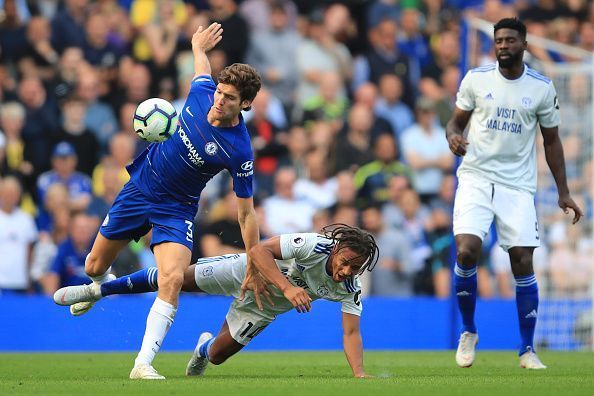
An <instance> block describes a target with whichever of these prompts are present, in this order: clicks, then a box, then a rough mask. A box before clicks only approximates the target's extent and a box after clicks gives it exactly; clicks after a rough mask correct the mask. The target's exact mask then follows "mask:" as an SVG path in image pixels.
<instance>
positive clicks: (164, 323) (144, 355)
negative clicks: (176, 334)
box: [134, 297, 177, 366]
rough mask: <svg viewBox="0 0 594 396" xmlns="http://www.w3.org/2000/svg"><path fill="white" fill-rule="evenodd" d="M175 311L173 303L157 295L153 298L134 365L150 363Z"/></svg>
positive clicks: (159, 346) (161, 343) (157, 350)
mask: <svg viewBox="0 0 594 396" xmlns="http://www.w3.org/2000/svg"><path fill="white" fill-rule="evenodd" d="M176 312H177V309H176V308H175V307H174V306H173V305H171V304H169V303H167V302H165V301H163V300H161V299H160V298H159V297H157V298H156V299H155V302H154V303H153V306H152V307H151V310H150V312H149V314H148V316H147V318H146V330H145V332H144V338H143V339H142V347H140V352H138V356H137V357H136V360H135V361H134V365H139V364H147V365H149V366H150V365H151V364H152V362H153V359H154V358H155V355H156V354H157V352H159V349H160V348H161V345H163V340H164V339H165V335H166V334H167V331H168V330H169V328H170V327H171V325H172V324H173V318H174V317H175V313H176Z"/></svg>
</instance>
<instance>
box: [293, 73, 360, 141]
mask: <svg viewBox="0 0 594 396" xmlns="http://www.w3.org/2000/svg"><path fill="white" fill-rule="evenodd" d="M319 88H320V89H319V92H318V93H317V94H315V95H314V96H312V97H310V98H309V99H306V100H305V102H304V103H303V118H302V121H303V123H304V124H305V125H306V126H307V125H308V124H309V123H310V122H311V121H326V122H333V123H337V124H338V125H337V127H335V128H336V129H339V128H340V126H342V119H343V118H344V116H345V114H346V112H347V109H348V103H349V102H348V99H347V98H346V97H345V96H344V94H343V90H344V84H343V81H342V78H341V76H340V74H339V73H337V72H334V71H328V72H324V73H322V74H321V76H320V83H319Z"/></svg>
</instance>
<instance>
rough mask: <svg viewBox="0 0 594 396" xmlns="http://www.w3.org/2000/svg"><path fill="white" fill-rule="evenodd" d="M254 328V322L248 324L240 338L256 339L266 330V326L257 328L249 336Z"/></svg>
mask: <svg viewBox="0 0 594 396" xmlns="http://www.w3.org/2000/svg"><path fill="white" fill-rule="evenodd" d="M252 327H254V324H253V323H252V322H248V323H247V326H245V329H243V331H242V332H241V333H240V334H239V337H241V338H243V337H245V338H254V337H255V336H257V335H258V334H260V333H261V332H262V330H264V329H265V328H266V326H260V327H256V328H255V329H254V330H253V331H252V332H251V333H249V334H248V331H250V329H251V328H252ZM246 334H247V335H246Z"/></svg>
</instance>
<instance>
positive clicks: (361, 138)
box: [333, 104, 373, 172]
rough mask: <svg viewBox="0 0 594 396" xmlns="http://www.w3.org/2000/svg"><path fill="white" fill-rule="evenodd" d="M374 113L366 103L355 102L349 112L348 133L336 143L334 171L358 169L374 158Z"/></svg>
mask: <svg viewBox="0 0 594 396" xmlns="http://www.w3.org/2000/svg"><path fill="white" fill-rule="evenodd" d="M372 126H373V113H372V112H371V111H370V110H369V109H368V108H367V107H366V106H364V105H361V104H355V105H353V106H352V107H351V109H350V111H349V114H348V123H347V125H346V134H345V135H344V136H339V137H338V138H337V139H336V140H335V144H334V152H333V157H334V161H335V163H334V166H335V168H334V171H335V172H340V171H343V170H356V169H357V168H358V167H359V166H361V165H363V164H365V163H367V162H370V161H372V160H373V155H372V154H371V152H370V140H371V127H372Z"/></svg>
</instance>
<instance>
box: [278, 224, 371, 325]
mask: <svg viewBox="0 0 594 396" xmlns="http://www.w3.org/2000/svg"><path fill="white" fill-rule="evenodd" d="M280 245H281V253H282V255H283V259H284V260H283V261H280V260H277V265H278V266H279V269H280V270H281V272H282V273H283V274H284V275H285V276H286V277H287V279H288V280H289V282H291V283H292V284H293V285H295V286H299V287H302V288H304V289H305V290H306V291H307V293H308V294H309V295H310V297H311V298H312V300H316V299H319V298H323V299H325V300H330V301H337V302H341V303H342V312H345V313H349V314H353V315H361V311H362V310H363V306H362V305H361V282H360V281H359V278H358V277H355V278H353V279H347V280H346V281H344V282H340V283H337V282H334V280H333V279H332V277H331V276H330V275H328V274H327V273H326V263H327V262H328V257H329V256H330V253H331V252H332V248H333V247H334V245H333V244H332V240H330V239H328V238H325V237H324V236H322V235H319V234H313V233H311V234H284V235H281V236H280ZM283 298H284V297H283ZM285 301H286V300H285ZM287 302H288V301H287ZM291 308H292V307H291Z"/></svg>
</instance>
